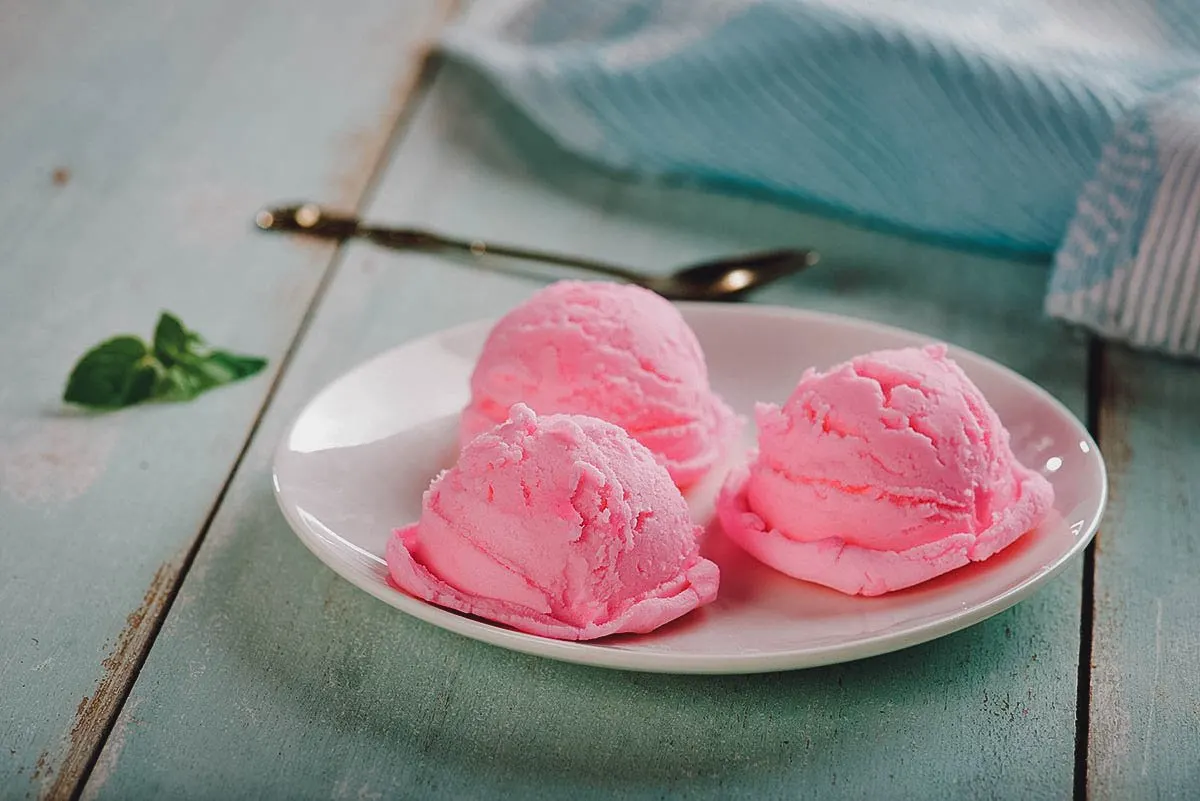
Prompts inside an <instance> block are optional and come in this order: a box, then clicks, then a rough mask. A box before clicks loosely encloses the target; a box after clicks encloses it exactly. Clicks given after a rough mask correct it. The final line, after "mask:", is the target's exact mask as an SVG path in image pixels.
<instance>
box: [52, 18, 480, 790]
mask: <svg viewBox="0 0 1200 801" xmlns="http://www.w3.org/2000/svg"><path fill="white" fill-rule="evenodd" d="M438 5H439V8H438V13H437V15H436V17H435V23H434V26H433V28H432V30H430V32H429V36H428V38H427V42H429V44H427V45H426V46H425V47H424V48H423V49H421V50H418V51H417V53H416V54H415V55H414V63H415V68H413V67H411V66H410V67H409V69H410V75H409V77H408V78H407V80H406V81H405V84H406V85H405V86H404V88H403V89H402V90H401V91H400V92H398V93H397V95H398V100H397V103H396V107H395V108H394V109H393V110H392V116H393V118H394V122H393V123H392V126H391V130H390V132H389V133H388V136H387V138H386V139H385V141H384V144H383V146H382V148H381V149H380V151H379V153H378V154H377V156H376V158H375V159H374V161H373V163H372V165H371V167H370V170H369V173H368V175H367V178H366V181H365V183H364V185H363V189H362V190H361V192H360V193H359V196H358V199H357V202H356V203H355V204H354V212H355V214H361V213H362V212H363V211H364V210H365V208H366V207H367V205H368V204H369V203H370V201H371V199H372V198H373V197H374V195H375V192H376V190H377V188H378V185H379V181H380V179H381V178H382V176H383V175H384V173H385V172H386V170H387V166H388V164H389V162H390V161H391V158H392V154H393V153H394V152H395V150H396V147H397V145H398V144H399V142H400V140H401V139H402V138H403V136H404V132H405V130H406V129H407V127H408V123H409V121H410V120H411V119H412V116H413V112H414V109H415V108H416V107H417V106H418V105H419V102H420V99H421V98H422V97H423V96H424V95H425V94H426V92H427V91H428V89H429V86H430V84H431V83H432V80H433V77H434V75H435V73H436V72H437V68H438V65H439V60H438V57H437V55H436V54H435V53H434V52H433V49H432V40H433V38H434V36H435V35H436V34H437V32H438V31H439V30H440V29H441V28H442V27H443V26H444V25H445V24H446V23H447V22H449V20H450V19H451V18H452V17H453V16H454V13H455V11H457V7H458V1H457V0H440V2H439V4H438ZM264 200H268V199H266V198H264ZM344 250H345V249H344V248H343V247H342V246H341V245H340V244H339V245H338V246H337V248H336V249H335V250H334V252H333V255H332V256H331V257H330V260H329V264H328V265H327V266H326V268H325V271H324V273H323V274H322V276H321V280H320V281H319V282H318V284H317V287H316V289H315V290H314V292H313V295H312V297H311V298H310V300H309V303H308V306H307V307H306V308H305V311H304V314H303V315H302V316H301V318H300V322H299V324H298V326H297V328H296V332H295V334H294V335H293V337H292V341H291V343H290V344H289V345H288V347H287V349H286V350H285V351H284V354H283V356H282V357H281V358H280V361H279V369H278V370H277V371H276V373H275V377H274V379H273V380H272V382H271V386H270V387H269V388H268V390H267V394H266V396H265V397H264V399H263V402H262V404H261V405H260V406H259V409H258V412H257V413H256V415H255V417H254V421H253V422H252V423H251V425H250V429H249V431H248V432H247V435H246V438H245V440H244V441H243V443H242V447H241V448H240V449H239V451H238V453H237V455H236V456H235V458H234V460H233V463H232V465H231V466H230V469H229V472H228V473H227V474H226V476H225V480H224V481H223V482H222V484H221V487H220V489H219V490H218V492H217V495H216V497H215V498H214V500H213V503H212V506H211V507H210V508H209V510H208V514H207V515H206V516H205V518H204V522H203V523H202V524H201V525H200V529H199V531H198V532H197V534H196V536H195V538H193V540H192V541H191V543H190V544H189V545H188V548H187V550H186V552H185V553H184V555H183V556H182V558H181V559H179V560H178V561H171V562H166V563H164V564H163V565H162V566H161V567H159V569H158V571H157V572H156V573H155V574H154V578H153V579H152V580H151V582H150V586H149V587H148V588H147V590H146V594H145V596H144V597H143V599H142V603H141V604H139V605H138V607H137V609H135V610H134V611H133V612H131V613H130V614H129V615H128V617H127V618H126V625H125V628H124V629H123V630H122V631H121V633H120V635H119V636H118V639H117V644H116V645H115V646H114V648H113V650H112V652H111V653H110V654H109V656H108V657H106V658H105V659H104V661H103V663H102V665H103V668H104V672H103V674H102V675H101V678H100V681H99V682H98V683H97V685H96V687H95V689H94V691H93V692H92V695H91V696H85V697H84V698H83V700H81V701H80V703H79V706H78V708H77V709H76V713H75V721H74V723H73V724H72V726H71V730H70V732H69V733H68V743H67V748H66V751H65V753H64V755H63V757H62V759H61V761H60V762H59V763H58V765H57V766H52V765H50V764H49V757H48V755H47V754H45V753H43V754H42V755H41V756H40V757H39V758H38V762H37V764H38V770H39V771H46V772H53V773H54V776H55V779H54V782H53V783H52V784H51V785H50V786H49V788H48V789H47V790H46V791H45V792H44V793H43V794H42V796H41V797H42V799H47V800H48V801H59V800H60V799H70V801H77V799H78V798H79V797H80V795H81V794H82V792H83V788H84V786H85V785H86V784H87V780H88V778H89V776H90V775H91V773H92V770H93V769H94V768H95V765H96V760H97V759H98V758H99V756H100V752H101V751H102V750H103V748H104V744H105V742H107V740H108V738H109V735H110V734H111V733H112V729H113V726H114V725H115V724H116V721H117V718H118V717H119V715H120V714H121V711H122V709H123V708H124V706H125V702H126V701H127V700H128V698H129V694H130V692H131V691H132V689H133V685H134V682H135V681H136V680H137V677H138V674H139V673H140V672H141V670H142V667H143V666H144V665H145V663H146V659H147V657H148V656H149V654H150V649H151V648H152V647H153V646H154V642H155V640H156V639H157V638H158V634H159V632H160V631H161V630H162V626H163V623H164V622H165V620H166V618H167V615H168V614H170V611H171V607H172V605H173V604H174V602H175V598H176V597H177V596H178V594H179V589H180V587H181V586H182V584H183V581H184V578H185V577H186V576H187V574H188V571H189V570H190V569H191V566H192V563H193V562H194V561H195V558H196V554H197V553H198V552H199V550H200V547H201V545H203V543H204V539H205V536H206V535H207V534H208V531H209V528H210V527H211V526H212V523H213V520H214V519H215V518H216V515H217V512H218V511H219V510H220V508H221V506H222V504H223V503H224V501H225V496H226V494H227V493H228V491H229V487H230V486H231V484H232V483H233V479H234V477H235V476H236V475H237V472H238V470H239V468H240V467H241V465H242V462H243V460H244V459H245V457H246V453H247V452H248V451H249V449H250V445H251V443H252V442H253V441H254V437H255V435H256V434H257V433H258V429H259V427H260V426H261V424H262V421H263V418H264V417H265V416H266V413H267V411H268V410H269V409H270V407H271V404H272V402H273V401H274V399H275V396H276V394H277V392H278V390H279V387H280V385H281V384H282V382H283V377H284V376H285V375H286V374H287V371H288V367H289V366H290V365H291V362H292V360H293V358H294V357H295V354H296V352H297V351H298V349H299V346H300V344H301V343H302V342H303V340H304V336H305V334H306V332H307V331H308V328H309V326H310V324H311V322H312V319H313V316H314V314H315V313H316V310H317V307H318V306H319V305H320V303H321V299H322V298H323V297H324V295H325V293H326V291H327V290H328V288H329V285H330V284H331V283H332V281H333V279H334V277H335V276H336V274H337V271H338V267H340V265H341V262H342V258H343V254H344Z"/></svg>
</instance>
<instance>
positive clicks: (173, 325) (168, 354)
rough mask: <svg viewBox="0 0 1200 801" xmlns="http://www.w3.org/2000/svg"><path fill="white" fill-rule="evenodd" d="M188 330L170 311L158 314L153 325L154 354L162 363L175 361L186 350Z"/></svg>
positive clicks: (166, 363)
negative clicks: (156, 321) (156, 322)
mask: <svg viewBox="0 0 1200 801" xmlns="http://www.w3.org/2000/svg"><path fill="white" fill-rule="evenodd" d="M188 335H189V331H188V330H187V329H186V328H184V327H183V323H181V322H180V321H179V318H178V317H176V316H175V315H173V314H171V313H170V312H163V313H162V314H161V315H159V318H158V325H156V326H155V327H154V355H155V356H157V357H158V360H159V361H161V362H162V363H163V364H164V365H169V364H171V363H173V362H175V361H176V360H177V359H178V358H179V357H180V356H181V355H182V354H184V353H186V352H187V349H188V344H189V336H188Z"/></svg>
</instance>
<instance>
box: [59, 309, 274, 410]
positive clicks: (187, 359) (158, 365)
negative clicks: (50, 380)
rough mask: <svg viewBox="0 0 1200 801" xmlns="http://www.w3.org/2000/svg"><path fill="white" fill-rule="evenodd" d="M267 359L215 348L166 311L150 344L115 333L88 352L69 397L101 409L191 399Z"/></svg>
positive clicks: (76, 371) (244, 375)
mask: <svg viewBox="0 0 1200 801" xmlns="http://www.w3.org/2000/svg"><path fill="white" fill-rule="evenodd" d="M266 365H267V360H266V359H261V358H258V357H256V356H239V355H237V354H234V353H229V352H228V351H223V350H212V349H210V348H209V347H208V346H207V345H206V344H205V343H204V339H203V338H202V337H200V335H199V334H197V333H195V332H194V331H189V330H188V329H187V328H186V327H185V326H184V324H183V323H182V322H181V321H180V320H179V318H178V317H176V316H175V315H173V314H171V313H170V312H163V313H162V315H161V316H160V317H159V319H158V324H157V325H156V326H155V329H154V345H153V348H151V347H149V346H147V345H146V343H144V342H143V341H142V340H140V339H138V338H137V337H133V336H122V337H115V338H114V339H110V340H108V341H106V342H103V343H101V344H100V345H97V346H96V347H95V348H93V349H92V350H90V351H88V352H87V353H86V354H85V355H84V357H83V358H82V359H80V360H79V363H78V364H76V365H75V368H74V369H73V370H72V371H71V377H70V379H69V380H68V381H67V389H66V392H65V393H64V394H63V399H64V400H66V401H67V402H69V403H78V404H80V405H82V406H91V407H93V408H98V409H117V408H121V407H123V406H132V405H133V404H136V403H141V402H143V401H187V400H191V399H193V398H195V397H196V396H197V395H200V394H201V393H203V392H206V391H207V390H210V389H212V388H214V387H219V386H222V385H223V384H230V383H233V382H234V381H240V380H241V379H243V378H248V377H250V376H252V375H254V374H255V373H258V372H260V371H261V370H262V369H263V368H264V367H266Z"/></svg>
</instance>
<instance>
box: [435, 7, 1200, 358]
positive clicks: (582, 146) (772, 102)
mask: <svg viewBox="0 0 1200 801" xmlns="http://www.w3.org/2000/svg"><path fill="white" fill-rule="evenodd" d="M443 48H444V50H445V51H446V52H448V53H449V54H451V55H452V56H454V57H456V58H458V59H460V60H462V61H464V62H466V63H469V64H471V65H473V66H474V67H475V68H476V69H478V70H480V71H481V72H483V73H484V74H485V75H487V76H488V77H489V78H490V79H491V80H492V81H493V82H494V83H495V84H496V86H497V87H498V88H499V89H500V90H501V91H503V92H504V93H505V94H506V95H508V96H509V97H510V98H511V99H512V100H513V101H514V102H516V103H517V105H519V106H520V107H521V108H522V109H523V110H524V111H525V112H526V113H527V114H528V115H529V116H530V117H531V118H532V119H533V120H534V121H535V122H537V123H538V124H539V125H540V126H541V127H543V128H544V129H545V130H546V131H547V132H549V134H550V135H551V136H553V137H554V138H555V139H556V140H557V141H558V142H559V143H560V144H561V145H562V146H563V147H565V148H567V149H569V150H572V151H574V152H576V153H579V154H581V155H583V156H586V157H588V158H590V159H593V160H595V161H598V162H600V163H602V164H606V165H609V166H612V167H617V168H620V169H623V170H631V171H639V172H643V173H647V174H653V175H675V176H687V177H691V178H698V179H701V180H707V181H712V182H716V183H719V184H721V185H723V186H728V187H733V188H744V189H753V190H760V191H761V190H767V191H770V192H775V193H782V194H785V195H789V196H792V197H795V198H799V199H803V200H806V201H809V202H813V203H817V204H821V205H824V206H825V207H827V208H830V209H834V210H839V211H843V212H849V213H852V214H854V215H857V216H860V217H863V218H867V219H873V220H876V221H879V222H882V223H887V224H890V225H894V226H901V227H905V228H909V229H913V230H918V231H921V232H924V233H928V234H934V235H939V236H942V237H946V238H950V239H953V240H958V241H964V242H970V243H975V244H980V245H988V246H1002V247H1009V248H1017V249H1024V250H1033V251H1047V252H1049V251H1057V252H1056V260H1055V268H1054V271H1053V274H1052V278H1051V282H1050V287H1049V291H1048V293H1047V298H1046V310H1047V311H1048V312H1049V313H1050V314H1052V315H1054V316H1056V317H1060V318H1062V319H1065V320H1069V321H1073V322H1075V323H1079V324H1082V325H1085V326H1088V327H1089V328H1091V329H1093V330H1095V331H1097V332H1100V333H1101V334H1103V335H1105V336H1108V337H1112V338H1117V339H1121V340H1124V341H1127V342H1129V343H1132V344H1134V345H1137V346H1140V347H1146V348H1153V349H1156V350H1162V351H1166V352H1169V353H1173V354H1178V355H1191V356H1198V355H1200V234H1198V231H1200V224H1198V222H1197V221H1198V220H1200V0H1056V1H1055V2H1047V0H976V2H972V3H964V2H960V0H888V2H879V1H878V0H604V1H603V2H584V1H583V0H478V2H477V3H476V4H475V5H474V7H473V9H472V13H471V14H470V15H468V17H467V19H466V20H465V21H464V22H463V23H461V24H460V25H458V26H456V27H454V28H452V29H450V30H449V31H448V32H447V33H446V35H445V37H444V39H443Z"/></svg>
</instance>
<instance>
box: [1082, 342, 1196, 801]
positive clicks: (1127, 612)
mask: <svg viewBox="0 0 1200 801" xmlns="http://www.w3.org/2000/svg"><path fill="white" fill-rule="evenodd" d="M1101 373H1102V381H1101V382H1100V389H1101V393H1100V397H1099V428H1100V438H1101V439H1100V444H1101V448H1102V450H1103V452H1104V453H1105V455H1106V457H1107V460H1108V465H1109V470H1110V481H1109V485H1110V488H1111V492H1112V495H1111V498H1110V501H1109V512H1108V516H1107V517H1106V519H1105V522H1104V526H1103V527H1102V529H1101V533H1100V536H1099V539H1098V541H1097V545H1096V570H1095V612H1094V618H1093V635H1092V664H1093V665H1094V667H1093V669H1092V678H1091V715H1090V726H1089V735H1090V736H1089V740H1090V748H1089V752H1088V763H1087V770H1088V775H1087V777H1088V785H1089V790H1090V792H1089V797H1091V798H1094V799H1104V800H1107V799H1112V801H1119V800H1120V799H1141V798H1177V799H1186V798H1196V797H1197V796H1198V795H1200V667H1198V666H1200V515H1198V512H1200V369H1197V366H1196V365H1195V364H1186V363H1180V362H1168V361H1165V360H1162V359H1158V358H1154V357H1147V356H1140V355H1136V354H1132V353H1130V352H1129V351H1127V350H1125V349H1124V348H1120V347H1111V348H1109V349H1108V351H1107V353H1106V355H1105V360H1104V364H1103V368H1102V371H1101Z"/></svg>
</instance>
